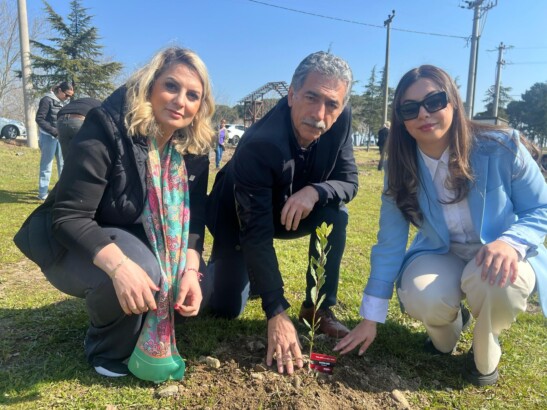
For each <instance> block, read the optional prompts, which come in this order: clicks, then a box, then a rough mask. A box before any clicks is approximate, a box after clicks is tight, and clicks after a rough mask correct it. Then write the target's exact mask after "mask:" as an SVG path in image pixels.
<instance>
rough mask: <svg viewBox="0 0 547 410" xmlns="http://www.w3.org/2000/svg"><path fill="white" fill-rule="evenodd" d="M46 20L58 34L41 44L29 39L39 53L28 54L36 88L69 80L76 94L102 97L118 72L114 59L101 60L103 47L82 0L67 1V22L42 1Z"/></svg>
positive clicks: (42, 90)
mask: <svg viewBox="0 0 547 410" xmlns="http://www.w3.org/2000/svg"><path fill="white" fill-rule="evenodd" d="M44 4H45V11H46V13H47V15H48V16H47V20H48V21H49V22H50V24H51V26H52V28H53V30H54V31H55V32H57V33H58V36H56V37H53V38H50V39H48V40H49V42H48V43H47V44H46V43H40V42H38V41H36V40H31V43H32V45H33V46H34V47H35V48H38V49H39V50H40V54H41V55H35V54H31V60H32V68H33V75H32V81H33V84H34V87H35V89H36V90H39V91H41V92H45V91H47V90H49V89H50V88H51V87H52V86H53V85H54V84H57V83H59V82H61V81H68V82H71V83H72V84H73V85H74V92H75V94H76V95H77V96H89V97H94V98H104V97H106V96H107V95H108V94H109V93H110V92H111V91H112V90H113V89H114V85H113V83H112V79H113V78H114V77H115V76H116V75H117V74H118V73H119V72H120V71H121V69H122V64H120V63H117V62H106V63H101V62H100V61H101V60H104V57H103V55H102V51H101V50H102V48H103V46H101V45H99V44H98V40H99V35H98V31H97V28H96V27H93V26H92V25H91V19H92V17H93V16H90V15H89V14H88V13H87V10H88V9H87V8H84V7H82V4H81V0H72V1H71V2H70V10H71V11H70V14H69V15H68V17H67V20H68V22H65V21H64V20H63V18H62V17H61V16H60V15H59V14H57V13H56V12H55V10H53V8H52V7H51V6H50V5H49V4H48V3H47V2H45V1H44Z"/></svg>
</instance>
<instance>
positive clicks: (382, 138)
mask: <svg viewBox="0 0 547 410" xmlns="http://www.w3.org/2000/svg"><path fill="white" fill-rule="evenodd" d="M390 126H391V123H390V122H389V121H387V122H386V123H385V124H384V125H382V128H380V129H379V130H378V149H379V150H380V160H379V161H378V171H381V170H382V168H383V167H384V157H385V152H386V143H387V138H388V137H389V127H390Z"/></svg>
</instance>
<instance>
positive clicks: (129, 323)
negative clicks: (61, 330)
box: [44, 228, 161, 366]
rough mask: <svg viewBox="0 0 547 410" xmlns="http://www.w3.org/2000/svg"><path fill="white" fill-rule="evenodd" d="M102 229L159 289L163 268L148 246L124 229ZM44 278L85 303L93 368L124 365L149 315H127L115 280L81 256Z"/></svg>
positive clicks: (67, 257) (72, 257) (69, 259)
mask: <svg viewBox="0 0 547 410" xmlns="http://www.w3.org/2000/svg"><path fill="white" fill-rule="evenodd" d="M103 229H104V230H105V232H107V234H108V235H110V236H111V238H112V239H113V240H114V242H115V243H116V245H118V246H119V247H120V249H121V250H122V251H123V252H124V253H125V254H126V255H127V256H128V257H129V258H130V259H131V260H133V261H134V262H135V263H136V264H138V265H139V266H140V267H141V268H142V269H143V270H144V271H145V272H146V273H148V276H150V278H151V279H152V281H153V282H154V283H155V284H156V285H159V283H160V277H161V272H160V267H159V264H158V262H157V259H156V257H155V255H154V254H153V252H152V251H151V250H150V249H149V248H148V246H147V245H146V244H145V243H143V242H142V241H141V240H140V239H139V238H137V237H136V236H134V235H133V234H131V233H129V232H127V231H124V230H123V229H119V228H103ZM44 274H45V276H46V278H47V279H48V280H49V282H50V283H51V284H52V285H53V286H55V287H56V288H57V289H59V290H60V291H61V292H63V293H66V294H69V295H72V296H75V297H78V298H83V299H85V302H86V308H87V313H88V315H89V320H90V325H89V328H88V330H87V334H86V338H85V354H86V357H87V360H88V361H89V363H90V364H91V365H92V366H102V365H103V364H105V363H108V362H111V361H123V360H125V359H127V358H128V357H129V356H130V355H131V353H132V352H133V349H134V348H135V345H136V344H137V339H138V338H139V334H140V331H141V328H142V325H143V323H144V319H145V316H146V315H145V314H142V315H136V314H132V315H126V314H125V313H124V311H123V310H122V308H121V306H120V304H119V302H118V297H117V296H116V291H115V290H114V285H113V284H112V280H111V279H110V277H109V276H108V275H107V274H106V273H105V272H104V271H102V270H101V269H99V268H98V267H96V266H95V265H93V262H92V261H90V260H88V259H86V258H84V257H83V256H82V255H80V254H78V253H76V252H71V251H69V252H67V253H66V255H65V256H64V257H63V258H62V259H61V260H60V261H59V262H58V263H56V264H55V265H53V266H52V267H51V268H49V269H48V270H47V271H46V272H44Z"/></svg>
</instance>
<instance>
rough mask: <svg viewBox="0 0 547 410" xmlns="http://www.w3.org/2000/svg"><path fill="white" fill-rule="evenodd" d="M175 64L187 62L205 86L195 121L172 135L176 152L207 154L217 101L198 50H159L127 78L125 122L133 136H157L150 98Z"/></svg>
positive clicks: (157, 131) (157, 129) (212, 135)
mask: <svg viewBox="0 0 547 410" xmlns="http://www.w3.org/2000/svg"><path fill="white" fill-rule="evenodd" d="M173 64H184V65H185V66H187V67H188V68H190V69H192V70H193V71H194V72H195V73H196V74H197V76H198V77H199V78H200V80H201V83H202V86H203V95H202V97H201V104H200V107H199V110H198V112H197V114H196V116H195V117H194V120H193V121H192V124H191V125H189V126H187V127H185V128H182V129H180V130H177V131H175V133H174V134H173V137H172V138H173V140H174V142H175V146H176V149H177V151H179V152H180V153H181V154H186V153H190V154H205V153H207V152H208V151H209V150H210V148H211V145H212V141H213V137H214V135H215V131H214V130H213V127H212V126H211V118H212V116H213V114H214V111H215V102H214V100H213V96H212V93H211V84H210V82H209V74H208V73H207V68H206V67H205V64H204V63H203V61H202V60H201V59H200V58H199V57H198V55H197V54H196V53H194V52H193V51H191V50H188V49H184V48H179V47H171V48H168V49H166V50H163V51H161V52H159V53H157V54H156V55H155V56H154V57H153V58H152V60H151V61H150V62H149V63H148V64H147V65H145V66H144V67H143V68H141V69H140V70H138V71H137V72H136V73H135V74H133V75H132V76H131V78H130V79H129V80H128V81H127V94H126V96H127V106H128V110H127V114H126V116H125V123H126V126H127V129H128V133H129V135H132V136H135V135H144V136H149V137H156V135H158V133H159V127H158V124H157V122H156V120H155V118H154V113H153V111H152V105H151V104H150V101H149V100H150V94H151V92H152V87H153V86H154V83H155V82H156V80H157V79H158V77H159V76H161V75H162V74H163V73H164V72H165V70H167V69H168V68H169V67H171V66H172V65H173Z"/></svg>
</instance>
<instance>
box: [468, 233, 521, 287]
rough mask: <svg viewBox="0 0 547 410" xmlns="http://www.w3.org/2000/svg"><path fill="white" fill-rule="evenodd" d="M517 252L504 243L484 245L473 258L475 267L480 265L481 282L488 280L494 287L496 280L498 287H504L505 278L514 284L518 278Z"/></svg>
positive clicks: (495, 242)
mask: <svg viewBox="0 0 547 410" xmlns="http://www.w3.org/2000/svg"><path fill="white" fill-rule="evenodd" d="M518 262H519V254H518V252H517V251H516V250H515V249H514V248H513V247H512V246H511V245H509V244H508V243H506V242H504V241H500V240H497V241H494V242H491V243H489V244H487V245H484V246H483V247H482V248H481V249H480V250H479V252H477V255H476V256H475V263H476V264H477V266H480V265H481V264H482V272H481V277H482V280H489V282H490V285H492V286H493V285H494V284H495V283H496V281H497V280H498V277H499V281H498V285H499V287H500V288H501V287H504V286H505V285H506V283H507V278H509V280H510V281H511V283H515V281H516V280H517V277H518Z"/></svg>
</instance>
